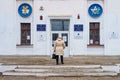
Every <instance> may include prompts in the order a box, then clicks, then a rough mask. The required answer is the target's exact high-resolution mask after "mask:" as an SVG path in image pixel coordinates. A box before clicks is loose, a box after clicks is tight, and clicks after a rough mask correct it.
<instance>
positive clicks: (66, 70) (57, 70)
mask: <svg viewBox="0 0 120 80" xmlns="http://www.w3.org/2000/svg"><path fill="white" fill-rule="evenodd" d="M14 71H15V72H74V71H76V72H103V70H102V69H67V68H66V69H14Z"/></svg>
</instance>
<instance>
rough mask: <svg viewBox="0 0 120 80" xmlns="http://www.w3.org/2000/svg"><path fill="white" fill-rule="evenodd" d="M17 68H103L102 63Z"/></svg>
mask: <svg viewBox="0 0 120 80" xmlns="http://www.w3.org/2000/svg"><path fill="white" fill-rule="evenodd" d="M17 68H22V69H25V68H27V69H29V68H31V69H41V68H42V69H45V68H50V69H52V68H53V69H55V68H84V69H85V68H88V69H95V68H101V66H100V65H54V66H45V65H18V66H17Z"/></svg>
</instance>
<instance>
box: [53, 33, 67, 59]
mask: <svg viewBox="0 0 120 80" xmlns="http://www.w3.org/2000/svg"><path fill="white" fill-rule="evenodd" d="M68 36H69V34H68V32H52V51H53V47H54V43H55V41H56V39H57V37H62V39H63V40H64V42H65V45H66V48H65V50H64V56H65V57H68V56H69V44H68V42H69V37H68Z"/></svg>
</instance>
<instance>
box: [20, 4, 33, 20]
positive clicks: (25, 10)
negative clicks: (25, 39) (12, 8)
mask: <svg viewBox="0 0 120 80" xmlns="http://www.w3.org/2000/svg"><path fill="white" fill-rule="evenodd" d="M18 13H19V15H20V16H21V17H24V18H25V17H28V16H30V15H31V13H32V7H31V6H30V5H29V4H27V3H23V4H21V5H20V6H19V8H18Z"/></svg>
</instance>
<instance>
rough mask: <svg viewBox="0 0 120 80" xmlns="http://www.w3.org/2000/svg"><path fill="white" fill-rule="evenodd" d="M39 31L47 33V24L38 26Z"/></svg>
mask: <svg viewBox="0 0 120 80" xmlns="http://www.w3.org/2000/svg"><path fill="white" fill-rule="evenodd" d="M37 31H46V25H45V24H37Z"/></svg>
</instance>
